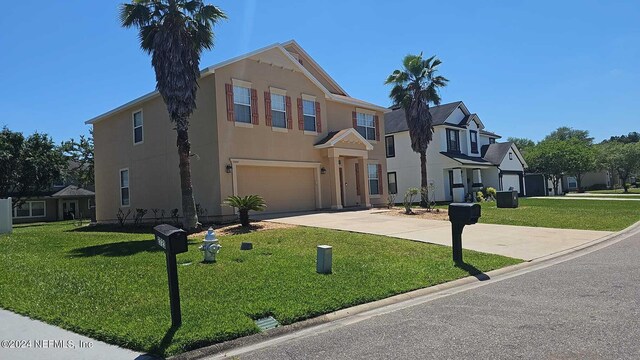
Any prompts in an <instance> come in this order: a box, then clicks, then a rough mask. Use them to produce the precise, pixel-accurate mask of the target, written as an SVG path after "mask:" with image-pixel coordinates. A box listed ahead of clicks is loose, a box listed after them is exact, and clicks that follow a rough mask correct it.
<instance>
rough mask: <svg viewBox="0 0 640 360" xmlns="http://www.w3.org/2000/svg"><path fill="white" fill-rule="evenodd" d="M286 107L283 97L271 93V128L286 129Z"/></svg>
mask: <svg viewBox="0 0 640 360" xmlns="http://www.w3.org/2000/svg"><path fill="white" fill-rule="evenodd" d="M286 109H287V107H286V104H285V99H284V95H280V94H274V93H271V126H272V127H277V128H286V127H287V110H286Z"/></svg>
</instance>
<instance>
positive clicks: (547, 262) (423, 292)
mask: <svg viewBox="0 0 640 360" xmlns="http://www.w3.org/2000/svg"><path fill="white" fill-rule="evenodd" d="M636 232H640V221H638V222H636V223H635V224H633V225H631V226H629V227H628V228H626V229H624V230H621V231H619V232H617V233H613V234H610V235H607V236H604V237H602V238H600V239H596V240H593V241H591V242H588V243H585V244H582V245H578V246H576V247H573V248H570V249H566V250H563V251H560V252H557V253H554V254H551V255H547V256H543V257H540V258H536V259H533V260H530V261H525V262H522V263H520V264H516V265H512V266H507V267H504V268H501V269H496V270H492V271H489V272H487V273H486V274H485V275H487V276H488V278H487V279H482V280H481V279H478V278H476V277H475V276H467V277H464V278H461V279H457V280H453V281H450V282H446V283H442V284H438V285H434V286H430V287H427V288H422V289H418V290H413V291H410V292H406V293H403V294H399V295H394V296H391V297H388V298H385V299H381V300H377V301H373V302H370V303H365V304H360V305H356V306H353V307H350V308H346V309H342V310H338V311H335V312H332V313H328V314H324V315H321V316H318V317H315V318H311V319H307V320H303V321H300V322H297V323H294V324H291V325H285V326H282V327H278V328H275V329H271V330H268V331H265V332H261V333H257V334H253V335H249V336H245V337H241V338H238V339H234V340H230V341H226V342H223V343H219V344H214V345H211V346H207V347H203V348H200V349H196V350H192V351H188V352H185V353H182V354H179V355H176V356H173V357H170V358H169V359H172V360H192V359H201V358H204V357H208V356H214V355H219V356H220V355H223V354H221V353H222V352H225V351H228V350H230V349H236V348H241V347H245V346H249V345H254V344H258V343H261V342H264V341H267V340H272V339H275V338H278V337H283V336H285V335H288V334H291V333H294V332H297V331H300V330H304V329H308V328H311V327H314V326H318V325H322V324H327V323H330V322H334V321H337V320H342V319H345V318H348V317H353V316H355V315H358V314H362V313H364V312H368V311H372V310H378V309H381V308H384V307H387V306H390V305H395V304H399V303H402V302H408V301H409V300H416V299H419V298H424V297H434V295H436V294H438V293H442V295H443V296H446V295H448V294H451V293H454V292H458V291H455V290H460V291H462V289H461V288H463V287H465V286H469V285H471V284H474V283H478V284H479V283H481V282H483V281H485V280H489V279H493V278H496V277H500V276H505V275H512V274H514V276H516V275H515V273H517V272H523V271H525V270H528V269H530V268H534V267H539V268H540V269H542V268H545V267H547V266H551V265H554V264H557V263H561V262H564V261H567V260H571V259H573V258H576V257H579V256H582V255H586V254H588V253H590V252H593V251H596V250H599V249H600V248H604V247H606V246H609V245H612V244H615V243H617V242H619V241H622V240H624V239H626V238H628V237H630V236H631V235H633V234H635V233H636ZM534 270H535V269H534Z"/></svg>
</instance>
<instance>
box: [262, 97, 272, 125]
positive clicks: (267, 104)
mask: <svg viewBox="0 0 640 360" xmlns="http://www.w3.org/2000/svg"><path fill="white" fill-rule="evenodd" d="M264 117H265V122H264V123H265V124H266V125H267V126H271V125H272V123H271V121H272V119H271V93H270V92H268V91H265V92H264Z"/></svg>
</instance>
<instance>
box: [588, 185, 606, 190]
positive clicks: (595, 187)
mask: <svg viewBox="0 0 640 360" xmlns="http://www.w3.org/2000/svg"><path fill="white" fill-rule="evenodd" d="M586 190H607V184H593V185H591V186H588V187H587V188H586Z"/></svg>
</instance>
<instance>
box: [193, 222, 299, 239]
mask: <svg viewBox="0 0 640 360" xmlns="http://www.w3.org/2000/svg"><path fill="white" fill-rule="evenodd" d="M211 227H212V228H213V230H214V231H215V233H216V236H218V237H219V236H227V235H240V234H248V233H252V232H256V231H265V230H274V229H288V228H293V227H296V225H289V224H280V223H274V222H268V221H254V222H252V223H251V225H250V226H249V227H246V228H245V227H242V225H240V224H230V225H229V224H226V225H213V226H211ZM207 229H209V227H206V229H205V230H204V231H201V232H199V233H195V234H191V235H189V237H190V238H204V236H205V235H206V234H207Z"/></svg>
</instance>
